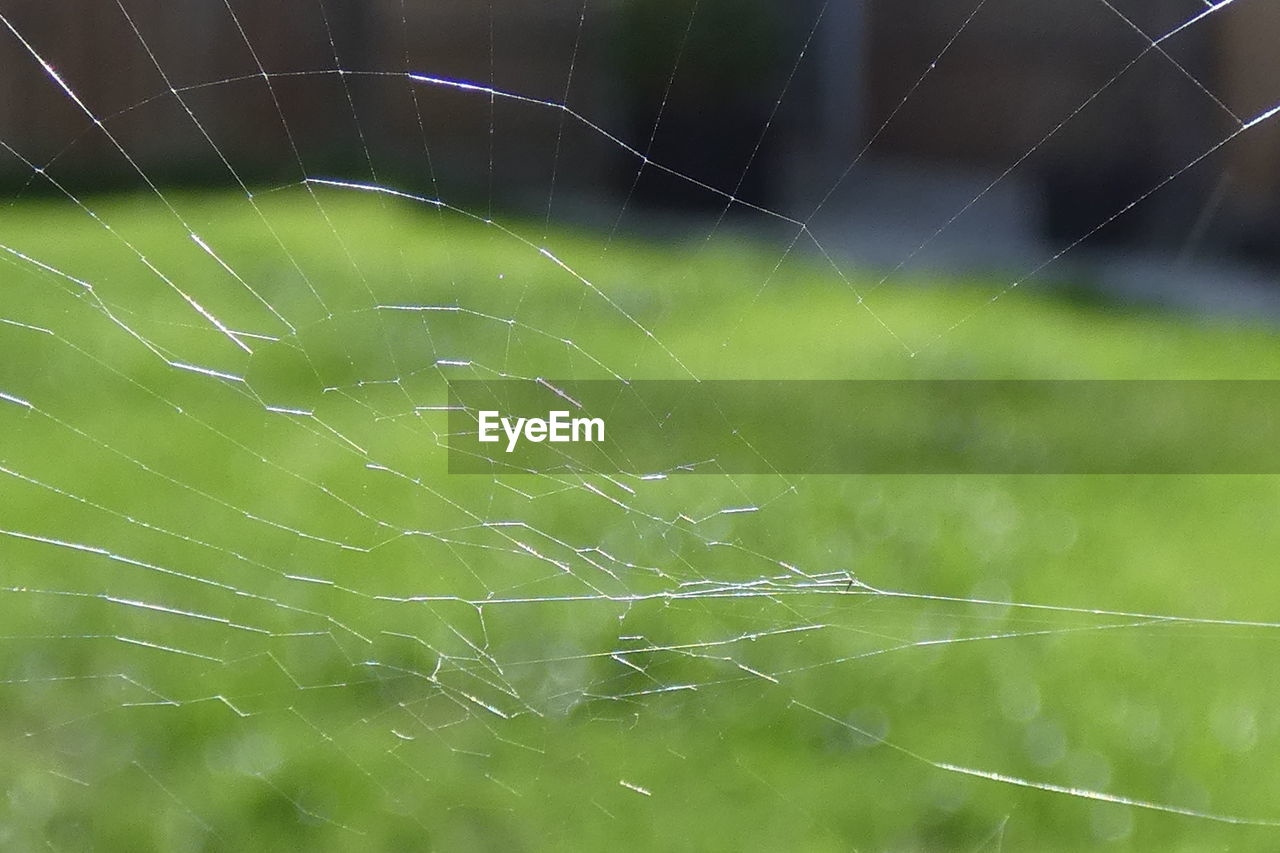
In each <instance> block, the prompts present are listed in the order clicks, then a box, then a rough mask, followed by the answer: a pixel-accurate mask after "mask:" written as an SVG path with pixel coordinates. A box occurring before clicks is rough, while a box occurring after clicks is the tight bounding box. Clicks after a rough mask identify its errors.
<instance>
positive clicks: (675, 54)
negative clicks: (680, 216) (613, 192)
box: [615, 0, 794, 209]
mask: <svg viewBox="0 0 1280 853" xmlns="http://www.w3.org/2000/svg"><path fill="white" fill-rule="evenodd" d="M788 25H789V20H788V18H787V16H786V15H785V10H784V9H782V8H781V7H780V6H779V5H778V4H777V3H774V2H770V0H698V2H696V3H691V2H689V0H647V2H630V3H626V4H624V5H623V6H622V7H621V10H620V14H619V16H618V22H617V27H618V29H617V35H616V37H615V38H616V40H617V51H616V66H617V69H616V74H617V78H618V83H617V85H618V90H619V92H620V93H621V97H622V100H623V110H624V114H625V116H626V118H625V124H626V129H627V138H628V139H630V140H633V144H635V145H637V146H639V147H641V148H642V150H643V151H644V152H645V153H646V154H647V155H648V156H649V157H651V158H652V159H653V160H655V161H656V162H658V163H661V164H663V165H664V166H666V167H669V168H670V169H673V170H675V171H676V172H679V173H681V174H683V175H691V176H694V177H696V178H697V179H698V180H699V181H701V182H703V183H705V184H707V185H709V186H712V187H715V188H717V189H721V190H724V191H726V192H730V193H733V194H734V195H736V196H740V197H744V198H746V199H747V200H749V201H751V202H752V203H755V204H759V205H769V204H771V203H773V202H774V200H775V197H774V193H773V192H772V190H773V188H772V187H771V186H770V179H771V178H773V177H775V176H776V174H777V172H778V170H779V164H778V162H777V160H776V158H777V154H778V149H777V146H776V144H775V143H776V140H777V139H778V134H779V132H780V128H777V127H772V126H770V120H771V119H776V118H777V116H776V115H774V112H773V107H774V104H775V103H776V101H777V98H778V93H779V87H780V86H781V83H782V75H783V74H785V71H786V62H787V59H788V58H787V57H786V56H785V55H784V49H785V46H786V45H787V44H788V42H789V39H788V38H787V37H786V34H787V33H788V31H789V29H790V27H789V26H788ZM792 61H794V58H792ZM766 127H768V132H766ZM626 166H627V167H628V168H625V169H624V177H623V190H624V192H629V193H632V194H633V197H634V199H635V200H636V201H637V202H640V203H642V204H645V203H647V204H654V205H670V206H676V207H681V208H690V209H697V208H708V209H714V208H717V207H723V206H724V202H725V200H724V199H723V197H720V196H717V195H716V194H714V193H709V192H707V191H706V189H704V188H702V187H698V186H696V185H693V184H690V183H689V182H688V181H682V180H679V179H678V178H676V177H674V176H672V175H671V174H670V173H667V172H665V171H663V170H659V169H646V170H645V171H644V173H643V174H640V175H637V174H636V169H635V168H634V164H626ZM633 183H634V191H632V188H631V186H630V185H631V184H633Z"/></svg>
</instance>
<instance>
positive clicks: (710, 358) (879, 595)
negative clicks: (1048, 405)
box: [0, 187, 1280, 851]
mask: <svg viewBox="0 0 1280 853" xmlns="http://www.w3.org/2000/svg"><path fill="white" fill-rule="evenodd" d="M166 198H167V199H168V200H169V201H170V202H172V204H173V205H174V207H175V209H176V210H175V211H174V212H171V211H169V210H167V209H166V208H165V207H164V206H163V205H162V204H160V202H159V201H158V200H157V199H155V197H151V196H137V197H119V198H115V197H112V198H97V199H90V200H88V201H87V202H86V203H87V204H88V206H89V207H90V208H91V209H92V210H93V211H94V212H95V213H96V214H97V215H99V216H100V217H101V222H102V223H106V225H107V226H109V227H110V229H112V230H108V229H107V228H104V227H103V225H102V224H100V222H99V221H96V220H94V219H93V218H91V217H90V216H88V215H86V213H85V212H84V211H82V210H79V209H78V208H76V207H75V206H73V205H71V204H70V203H66V202H62V203H54V202H45V201H30V202H23V203H20V204H17V205H14V206H11V207H8V208H5V209H3V210H0V244H3V245H4V246H6V247H8V248H9V249H10V250H11V251H9V252H0V260H3V261H4V263H3V265H0V320H3V321H4V322H3V323H0V392H3V393H4V394H6V395H8V397H12V398H15V400H8V399H4V400H0V468H2V469H3V471H2V472H0V473H2V476H0V528H2V529H3V531H4V535H3V536H0V567H2V568H0V572H2V573H3V579H2V580H0V587H2V588H3V594H0V635H3V642H2V643H0V650H2V653H0V666H2V667H3V672H2V673H0V683H2V685H3V686H0V780H3V786H4V790H5V793H6V796H5V797H4V799H3V803H2V804H0V847H3V848H4V849H14V850H26V849H45V848H47V847H51V848H52V849H57V850H75V849H85V848H97V849H110V850H117V849H118V850H130V851H134V850H139V851H140V850H165V851H170V850H187V849H199V850H203V849H226V850H281V849H299V850H302V849H306V850H317V849H325V850H329V849H332V850H360V851H370V850H403V849H441V850H457V849H501V850H512V849H548V848H550V849H556V848H573V849H601V848H604V847H606V846H619V847H624V848H626V847H645V848H653V849H662V850H666V849H726V850H739V849H760V850H780V849H782V850H786V849H799V850H828V849H829V850H849V849H859V850H962V851H970V850H975V851H976V850H997V849H1004V850H1048V851H1052V850H1062V851H1073V850H1079V849H1083V848H1090V847H1107V848H1108V849H1118V850H1123V849H1136V850H1184V849H1185V850H1211V849H1212V850H1219V849H1226V848H1231V849H1241V850H1254V849H1271V848H1274V847H1277V846H1280V829H1274V828H1266V827H1260V826H1254V825H1233V824H1231V823H1227V822H1223V821H1220V820H1213V819H1210V818H1208V817H1204V816H1200V817H1196V816H1184V815H1179V814H1172V813H1168V812H1165V811H1159V810H1156V809H1153V808H1146V807H1135V806H1125V805H1118V804H1115V803H1107V802H1101V801H1099V800H1098V799H1096V798H1090V797H1086V796H1072V795H1069V794H1067V793H1063V792H1061V791H1055V790H1046V789H1044V788H1033V787H1028V786H1026V785H1019V784H1014V783H1012V782H1010V781H1001V780H999V779H992V778H982V777H981V776H979V775H975V773H983V774H999V775H1001V776H1004V777H1014V778H1017V779H1020V780H1024V781H1026V782H1029V783H1034V784H1037V785H1043V786H1048V787H1050V788H1052V787H1055V786H1056V787H1058V788H1079V789H1087V790H1089V791H1094V792H1102V793H1106V794H1111V795H1117V796H1119V797H1124V798H1129V799H1132V800H1138V801H1143V802H1146V803H1149V804H1157V805H1161V806H1165V807H1169V808H1174V809H1185V810H1190V811H1194V812H1199V813H1203V814H1205V815H1211V816H1216V817H1230V818H1233V819H1234V818H1245V819H1262V820H1280V805H1278V804H1280V771H1277V767H1280V761H1277V758H1280V755H1278V750H1280V679H1278V678H1277V676H1278V675H1280V666H1278V665H1277V660H1278V659H1280V658H1278V655H1277V646H1276V641H1277V639H1278V638H1280V631H1278V630H1277V629H1276V628H1274V627H1270V626H1268V625H1261V624H1258V623H1272V622H1277V621H1280V619H1278V617H1277V614H1280V579H1277V575H1276V572H1275V555H1277V554H1280V526H1278V525H1276V524H1275V522H1274V519H1275V514H1276V508H1277V506H1278V505H1280V481H1277V479H1276V478H1274V477H1263V476H1257V477H1253V476H1234V477H1228V476H1222V477H1207V476H1200V477H1192V476H1165V477H1157V476H1151V477H1138V476H1130V477H1047V476H1046V477H995V476H967V477H942V476H898V477H868V476H860V477H816V476H814V477H789V478H781V477H765V476H754V477H734V478H729V477H714V476H699V477H691V476H689V477H673V478H671V479H668V480H659V481H639V480H636V479H634V478H625V477H613V478H612V479H610V478H606V477H603V476H595V477H587V478H579V479H572V478H566V477H557V478H552V477H505V478H502V479H501V481H499V480H496V479H494V478H492V477H480V476H468V477H461V476H453V477H450V476H449V475H447V474H446V473H445V468H444V454H443V451H442V449H441V447H440V444H441V442H442V441H443V434H444V432H445V422H446V418H445V414H444V413H443V412H439V411H431V410H429V409H423V408H416V407H431V406H440V405H442V404H443V403H444V402H445V400H444V391H443V389H444V382H445V380H446V379H447V378H493V377H497V376H501V375H514V376H545V377H559V378H582V379H587V378H608V377H609V376H611V375H621V376H624V377H628V378H672V379H678V378H686V377H688V376H689V375H690V374H693V375H696V376H698V377H701V378H748V377H749V378H814V377H820V378H858V377H874V378H909V377H939V378H943V377H946V378H950V377H974V378H1050V377H1053V378H1074V377H1089V378H1157V377H1158V378H1228V377H1230V378H1245V377H1249V378H1254V377H1258V378H1280V337H1278V336H1277V334H1276V332H1275V331H1274V330H1273V329H1271V328H1269V327H1266V326H1262V325H1257V326H1250V325H1242V324H1231V323H1226V322H1208V321H1205V320H1199V319H1194V318H1187V317H1180V316H1175V315H1162V314H1139V313H1132V312H1130V313H1126V312H1121V311H1118V310H1114V309H1108V308H1105V307H1101V306H1096V305H1095V306H1084V305H1081V304H1079V303H1072V302H1068V301H1063V300H1055V299H1054V298H1051V297H1050V296H1049V295H1048V294H1046V293H1044V292H1039V291H1037V285H1036V284H1035V283H1034V282H1033V283H1030V284H1027V285H1024V286H1023V287H1020V288H1017V289H1015V290H1011V291H1008V292H1005V291H1006V288H1007V283H1008V280H1009V279H1004V278H1000V277H998V276H992V277H990V278H987V279H983V280H978V279H974V280H965V281H928V280H923V279H921V278H915V279H897V278H895V279H894V280H893V281H891V282H888V283H886V284H884V285H883V286H876V285H877V282H878V276H875V275H871V274H863V273H858V274H856V275H854V274H850V273H846V275H849V276H850V280H842V278H841V276H838V275H837V274H835V273H834V272H833V270H832V269H831V267H830V266H828V265H826V264H825V262H823V261H821V259H820V258H815V255H814V253H813V252H811V251H806V250H803V244H801V249H798V250H797V251H796V252H794V253H792V254H791V255H790V256H788V258H787V259H786V260H785V261H784V262H783V263H781V264H779V263H778V260H779V257H780V254H781V252H780V246H779V245H774V244H769V245H764V244H746V243H735V242H734V241H732V240H729V239H727V238H726V239H720V238H716V239H714V240H711V241H709V242H704V241H703V240H702V239H701V238H700V237H695V238H693V239H690V240H689V241H687V242H678V243H672V242H667V243H661V244H660V243H658V242H657V241H655V242H654V243H651V244H639V243H635V242H631V241H629V240H625V239H623V238H618V239H616V240H614V241H612V242H611V243H609V244H608V249H607V251H604V247H605V246H606V242H607V241H606V235H605V234H602V233H591V232H567V231H562V230H557V229H552V230H551V232H550V233H548V234H546V235H545V236H544V233H543V232H544V230H545V229H544V226H543V225H542V223H541V222H538V221H532V220H531V221H527V222H513V223H505V227H503V228H499V227H497V226H491V225H486V224H485V223H484V222H482V221H479V220H476V219H474V218H469V217H467V216H463V215H459V214H457V213H456V212H453V211H437V210H436V209H435V208H433V207H430V206H427V205H422V204H414V203H412V202H407V201H403V200H399V199H393V198H387V197H384V196H379V195H373V194H368V193H360V192H355V191H351V190H338V189H333V188H324V187H319V188H316V192H315V196H314V198H312V197H311V196H310V195H309V194H308V193H307V192H306V191H305V190H304V189H301V188H291V189H286V190H281V191H278V192H274V193H265V194H262V195H260V196H258V198H257V202H258V205H259V208H258V210H257V211H255V209H254V208H253V207H252V206H251V205H250V204H249V203H248V202H247V201H246V199H245V198H244V197H243V196H238V195H235V194H219V195H183V194H177V193H175V194H173V195H171V196H170V195H166ZM179 216H181V217H182V218H183V219H185V221H186V222H187V223H188V224H189V225H190V227H191V229H192V230H194V231H195V232H196V233H197V234H198V235H199V238H200V240H201V241H202V242H203V243H204V244H205V245H207V246H208V247H210V248H211V249H212V250H213V252H215V253H216V254H217V256H218V258H220V259H221V260H222V261H223V262H225V263H226V265H227V267H229V268H230V269H227V268H224V267H223V266H221V265H220V264H219V262H218V261H216V260H215V259H214V258H212V257H210V255H209V254H208V253H207V252H206V251H205V250H204V249H202V248H201V245H200V244H199V243H198V242H197V241H195V240H192V239H191V238H190V236H189V235H188V233H187V231H186V230H185V229H184V228H183V226H182V225H181V224H180V222H179V221H178V217H179ZM506 228H509V229H510V230H509V231H508V230H506ZM517 235H518V236H517ZM538 247H545V248H547V249H548V250H549V252H550V253H552V255H554V258H553V257H548V256H546V255H544V254H543V253H541V252H539V251H538ZM24 255H25V256H26V259H24V258H23V257H22V256H24ZM144 257H145V258H146V262H145V263H144V262H143V261H142V260H141V258H144ZM556 259H559V261H560V262H562V264H563V265H565V266H562V265H561V264H560V263H557V262H556ZM35 261H38V262H39V263H40V264H43V265H45V266H44V267H41V266H38V265H37V264H36V263H34V262H35ZM566 266H567V267H568V270H566V268H565V267H566ZM775 268H776V269H775ZM569 270H571V271H572V272H570V271H569ZM161 276H163V277H164V278H167V279H168V283H166V281H165V280H164V278H162V277H161ZM77 280H78V281H77ZM1000 294H1003V295H1002V296H1000V298H999V299H998V300H996V301H995V302H991V299H992V297H994V296H997V295H1000ZM195 305H198V306H199V307H200V309H202V310H203V311H204V312H205V313H207V314H208V315H209V317H211V318H216V320H217V322H218V323H220V324H222V326H223V327H224V328H225V329H226V330H229V332H224V331H222V330H219V328H217V326H216V325H215V323H214V322H213V321H212V320H211V319H206V318H205V317H204V316H202V314H201V313H200V310H198V309H197V308H196V307H194V306H195ZM378 306H384V308H382V309H379V308H378ZM385 306H415V307H417V308H433V309H442V308H443V309H448V310H414V311H397V310H389V309H387V308H385ZM957 323H959V325H956V324H957ZM237 341H238V342H239V343H237ZM249 350H251V352H250V351H249ZM910 352H916V353H917V354H916V355H915V356H914V357H911V356H909V353H910ZM215 374H222V375H223V376H222V377H219V376H218V375H215ZM268 407H272V408H274V409H278V410H292V413H290V412H289V411H272V410H271V409H269V408H268ZM301 412H305V413H309V414H299V413H301ZM1089 415H1090V413H1087V412H1084V413H1081V416H1082V417H1088V416H1089ZM747 506H754V507H758V510H757V511H754V512H742V513H728V514H726V513H721V512H720V511H721V510H723V509H726V508H740V507H747ZM845 572H850V573H852V574H853V575H856V578H857V582H856V583H850V582H849V581H848V580H847V579H844V578H845V575H844V574H843V573H845ZM806 576H809V578H806ZM769 579H772V580H769ZM815 579H816V580H815ZM877 591H878V592H877ZM970 599H982V600H988V601H995V602H1005V601H1007V602H1016V603H1017V605H1008V606H1006V605H1001V604H982V603H976V602H974V601H971V600H970ZM1018 605H1048V606H1051V607H1052V608H1056V609H1048V608H1036V607H1028V606H1018ZM1092 611H1096V612H1092ZM1167 617H1177V618H1167ZM1246 623H1251V624H1246ZM944 765H945V766H944ZM961 768H964V769H967V770H970V771H975V773H968V772H962V770H961Z"/></svg>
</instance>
